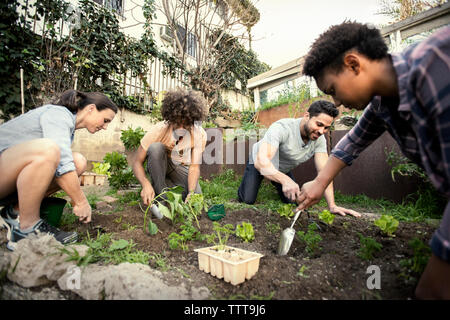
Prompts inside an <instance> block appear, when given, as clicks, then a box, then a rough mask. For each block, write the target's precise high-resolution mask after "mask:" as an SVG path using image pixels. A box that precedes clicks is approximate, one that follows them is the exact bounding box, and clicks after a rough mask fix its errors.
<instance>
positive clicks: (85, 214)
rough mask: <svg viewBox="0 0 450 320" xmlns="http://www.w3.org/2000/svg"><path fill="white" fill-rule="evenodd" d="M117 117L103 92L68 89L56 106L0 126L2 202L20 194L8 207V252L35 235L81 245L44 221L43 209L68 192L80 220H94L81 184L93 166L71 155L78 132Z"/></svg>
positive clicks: (5, 219) (103, 126) (5, 222)
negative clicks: (47, 201)
mask: <svg viewBox="0 0 450 320" xmlns="http://www.w3.org/2000/svg"><path fill="white" fill-rule="evenodd" d="M116 113H117V106H116V105H115V104H114V103H113V102H112V101H111V100H110V99H109V98H108V97H106V96H105V95H104V94H102V93H97V92H90V93H84V92H80V91H76V90H67V91H65V92H64V93H63V94H62V95H61V97H60V98H59V100H58V101H57V102H56V103H55V104H47V105H44V106H42V107H39V108H36V109H33V110H31V111H29V112H27V113H25V114H22V115H20V116H18V117H16V118H14V119H12V120H10V121H8V122H6V123H4V124H2V125H0V199H4V198H7V197H11V196H12V195H14V194H15V193H17V200H16V201H17V203H16V204H11V205H9V206H6V207H5V208H4V209H3V210H2V212H1V218H0V224H3V226H5V227H9V228H10V229H11V238H10V241H9V242H8V245H7V247H8V249H10V250H14V246H15V243H16V242H17V241H19V240H21V239H23V238H25V237H26V236H28V235H29V234H30V233H38V232H46V233H50V234H52V235H53V236H54V237H55V238H56V239H57V240H58V241H60V242H61V243H69V242H74V241H76V240H77V234H76V233H68V232H63V231H61V230H59V229H56V228H54V227H52V226H50V225H49V224H48V223H47V222H46V221H44V220H42V219H40V212H39V210H40V205H41V202H42V199H43V198H44V197H45V196H47V195H50V194H51V193H53V192H55V191H57V190H59V189H62V190H64V191H65V192H66V193H67V194H68V195H69V197H70V198H71V199H72V202H73V204H74V205H73V213H74V214H75V215H77V216H78V217H79V219H80V221H83V222H85V223H88V222H90V221H91V207H90V205H89V203H88V201H87V199H86V196H85V195H84V193H83V191H82V190H81V187H80V181H79V176H80V175H81V174H82V173H83V172H84V170H85V169H86V163H87V161H86V159H85V158H84V157H83V156H82V155H81V154H79V153H76V152H72V150H71V145H72V142H73V137H74V132H75V130H77V129H81V128H86V129H87V130H88V131H89V132H90V133H95V132H97V131H99V130H101V129H106V128H107V127H108V124H109V123H110V122H111V121H112V120H113V119H114V116H115V115H116ZM13 198H14V197H13ZM13 206H15V207H16V208H17V207H18V211H16V210H13ZM17 215H19V216H20V224H19V223H18V219H16V218H17V217H16V216H17Z"/></svg>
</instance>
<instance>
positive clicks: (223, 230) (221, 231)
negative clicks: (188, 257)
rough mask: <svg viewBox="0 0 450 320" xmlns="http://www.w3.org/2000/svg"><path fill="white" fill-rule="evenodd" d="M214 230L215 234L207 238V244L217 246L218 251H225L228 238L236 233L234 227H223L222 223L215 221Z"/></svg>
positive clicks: (229, 225) (227, 225)
mask: <svg viewBox="0 0 450 320" xmlns="http://www.w3.org/2000/svg"><path fill="white" fill-rule="evenodd" d="M213 229H214V231H215V233H212V234H210V235H209V236H206V240H207V242H208V243H214V245H215V246H217V250H219V251H220V250H224V249H225V247H226V245H227V241H228V238H229V237H230V235H231V234H233V233H234V227H233V225H232V224H225V225H224V226H222V225H220V223H218V222H216V221H214V222H213ZM216 240H217V241H216Z"/></svg>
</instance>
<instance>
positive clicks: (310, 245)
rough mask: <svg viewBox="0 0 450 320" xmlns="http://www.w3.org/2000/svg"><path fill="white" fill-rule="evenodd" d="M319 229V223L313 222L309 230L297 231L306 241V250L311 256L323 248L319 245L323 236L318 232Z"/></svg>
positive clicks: (300, 237)
mask: <svg viewBox="0 0 450 320" xmlns="http://www.w3.org/2000/svg"><path fill="white" fill-rule="evenodd" d="M317 230H318V227H317V225H316V224H315V223H311V224H310V225H309V226H308V232H306V233H305V232H304V231H298V232H297V236H298V237H299V239H300V240H301V241H303V242H305V243H306V247H305V251H306V252H307V253H308V255H310V256H311V255H313V254H314V253H316V252H317V251H319V250H321V249H322V248H320V246H319V243H320V241H322V237H321V236H320V235H319V234H317V233H316V231H317Z"/></svg>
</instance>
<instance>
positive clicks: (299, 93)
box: [261, 84, 311, 116]
mask: <svg viewBox="0 0 450 320" xmlns="http://www.w3.org/2000/svg"><path fill="white" fill-rule="evenodd" d="M310 98H311V93H310V90H309V86H308V85H306V84H301V85H299V86H297V87H294V86H292V87H288V88H286V89H283V90H281V91H279V92H278V96H277V98H276V99H274V100H271V101H267V102H264V103H263V104H262V106H261V110H267V109H271V108H275V107H278V106H281V105H285V104H291V105H293V106H295V107H296V108H297V107H298V106H299V105H300V104H301V103H302V102H304V101H306V100H309V99H310ZM292 116H294V115H292Z"/></svg>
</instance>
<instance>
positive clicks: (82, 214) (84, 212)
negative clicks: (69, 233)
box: [73, 201, 92, 223]
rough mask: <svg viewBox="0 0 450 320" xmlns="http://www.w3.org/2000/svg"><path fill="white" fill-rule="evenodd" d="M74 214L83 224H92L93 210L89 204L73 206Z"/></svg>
mask: <svg viewBox="0 0 450 320" xmlns="http://www.w3.org/2000/svg"><path fill="white" fill-rule="evenodd" d="M73 213H74V214H75V215H76V216H78V219H79V221H81V222H83V223H89V222H91V214H92V208H91V206H90V205H89V202H87V201H86V202H83V203H81V204H75V205H74V206H73Z"/></svg>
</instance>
